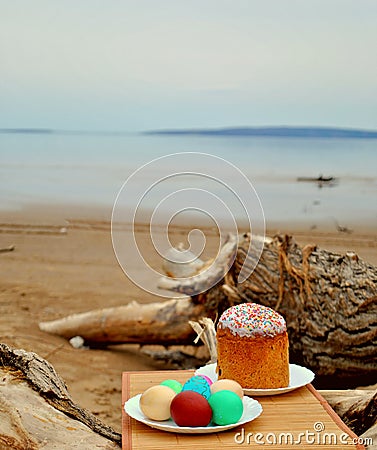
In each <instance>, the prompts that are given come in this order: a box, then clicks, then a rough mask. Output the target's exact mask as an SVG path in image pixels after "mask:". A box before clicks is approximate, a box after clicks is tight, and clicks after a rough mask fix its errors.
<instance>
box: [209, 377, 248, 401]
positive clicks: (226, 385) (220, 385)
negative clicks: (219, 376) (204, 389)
mask: <svg viewBox="0 0 377 450" xmlns="http://www.w3.org/2000/svg"><path fill="white" fill-rule="evenodd" d="M224 390H227V391H232V392H234V393H235V394H237V395H238V397H239V398H240V399H241V400H242V399H243V390H242V387H241V385H240V384H239V383H237V381H234V380H229V379H227V378H224V379H223V380H218V381H215V382H214V383H213V384H211V394H214V393H215V392H218V391H224Z"/></svg>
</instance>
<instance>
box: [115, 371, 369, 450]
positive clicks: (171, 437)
mask: <svg viewBox="0 0 377 450" xmlns="http://www.w3.org/2000/svg"><path fill="white" fill-rule="evenodd" d="M193 373H194V372H193V371H188V370H178V371H176V370H174V371H153V372H147V371H146V372H124V373H123V379H122V449H123V450H139V449H140V450H158V449H161V450H170V449H173V448H174V449H176V448H179V449H180V450H199V449H200V450H203V449H207V450H211V449H220V448H226V449H241V448H242V447H244V448H258V447H260V448H269V449H280V448H281V449H294V448H297V449H298V448H300V449H311V450H339V449H352V448H354V449H355V448H356V449H358V450H361V449H364V448H365V447H364V446H363V445H360V444H354V443H353V442H352V439H355V438H356V439H357V436H356V435H355V434H354V433H353V432H352V431H351V430H350V429H349V428H348V427H347V426H346V425H345V424H344V423H343V422H342V420H341V419H340V418H339V416H337V414H336V413H335V412H334V411H333V410H332V409H331V407H330V405H329V404H328V403H327V402H326V400H324V399H323V397H321V396H320V395H319V394H318V392H317V391H316V390H315V389H314V388H313V386H311V385H307V386H305V387H302V388H300V389H297V390H295V391H292V392H289V393H286V394H282V395H275V396H269V397H256V400H258V401H259V402H260V403H261V405H262V407H263V412H262V414H261V415H260V416H259V417H258V418H257V419H255V420H253V421H251V422H249V423H247V424H245V425H242V426H240V427H237V428H233V429H231V430H228V431H225V432H221V433H213V434H212V433H211V434H197V435H193V434H177V433H169V432H164V431H159V430H156V429H153V428H150V427H148V426H147V425H144V424H142V423H140V422H138V421H136V420H134V419H132V418H131V417H129V416H128V415H127V414H126V413H125V411H124V403H125V402H126V401H127V400H128V399H129V398H131V397H133V396H134V395H137V394H141V393H142V392H144V391H145V390H146V389H147V388H149V387H151V386H154V385H156V384H159V383H160V382H161V381H163V380H166V379H168V378H174V379H176V380H178V381H180V382H185V381H186V380H188V379H189V378H190V377H191V376H192V375H193ZM315 424H317V425H316V426H317V427H318V428H321V430H320V431H315V429H314V427H315ZM318 424H321V425H318ZM322 428H323V429H322ZM257 433H260V434H259V435H257ZM284 433H285V434H287V433H291V435H290V436H288V438H287V439H293V441H292V440H291V441H289V440H288V441H285V439H286V438H285V436H284ZM300 433H302V434H301V435H300ZM248 435H249V437H248ZM306 436H307V438H306ZM275 439H276V444H274V443H273V441H274V440H275ZM345 441H347V442H346V443H345ZM261 442H264V445H261ZM342 442H343V443H342Z"/></svg>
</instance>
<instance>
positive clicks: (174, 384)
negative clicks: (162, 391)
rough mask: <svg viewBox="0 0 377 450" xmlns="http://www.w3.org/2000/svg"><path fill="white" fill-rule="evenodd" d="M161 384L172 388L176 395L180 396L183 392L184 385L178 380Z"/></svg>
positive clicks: (165, 381)
mask: <svg viewBox="0 0 377 450" xmlns="http://www.w3.org/2000/svg"><path fill="white" fill-rule="evenodd" d="M161 384H162V385H163V386H167V387H170V389H173V391H174V392H175V393H176V394H179V393H180V392H181V390H182V384H181V383H180V382H179V381H177V380H164V381H163V382H162V383H161Z"/></svg>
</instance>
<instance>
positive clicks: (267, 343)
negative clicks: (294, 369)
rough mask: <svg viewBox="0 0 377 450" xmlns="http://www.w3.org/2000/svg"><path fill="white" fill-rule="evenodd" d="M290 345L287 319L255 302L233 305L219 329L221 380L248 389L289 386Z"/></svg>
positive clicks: (223, 315)
mask: <svg viewBox="0 0 377 450" xmlns="http://www.w3.org/2000/svg"><path fill="white" fill-rule="evenodd" d="M288 345H289V343H288V334H287V331H286V325H285V321H284V318H283V317H282V316H281V315H280V314H278V313H277V312H276V311H274V310H272V309H271V308H267V307H264V306H262V305H257V304H255V303H243V304H240V305H236V306H233V307H231V308H229V309H228V310H226V311H225V312H224V313H223V314H222V316H221V317H220V321H219V324H218V327H217V353H218V360H217V371H218V376H219V379H223V378H230V379H233V380H235V381H237V382H238V383H240V385H241V386H242V387H243V388H247V389H274V388H282V387H287V386H288V385H289V355H288Z"/></svg>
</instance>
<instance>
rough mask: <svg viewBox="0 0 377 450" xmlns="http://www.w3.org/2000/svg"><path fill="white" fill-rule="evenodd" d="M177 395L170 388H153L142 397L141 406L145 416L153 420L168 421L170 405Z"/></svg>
mask: <svg viewBox="0 0 377 450" xmlns="http://www.w3.org/2000/svg"><path fill="white" fill-rule="evenodd" d="M175 396H176V393H175V392H174V391H173V389H171V388H170V387H168V386H161V385H159V386H152V387H150V388H149V389H147V390H146V391H145V392H144V393H143V394H142V396H141V397H140V401H139V406H140V409H141V411H142V412H143V414H144V415H145V416H147V417H148V418H149V419H152V420H168V419H169V418H170V404H171V402H172V400H173V398H174V397H175Z"/></svg>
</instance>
